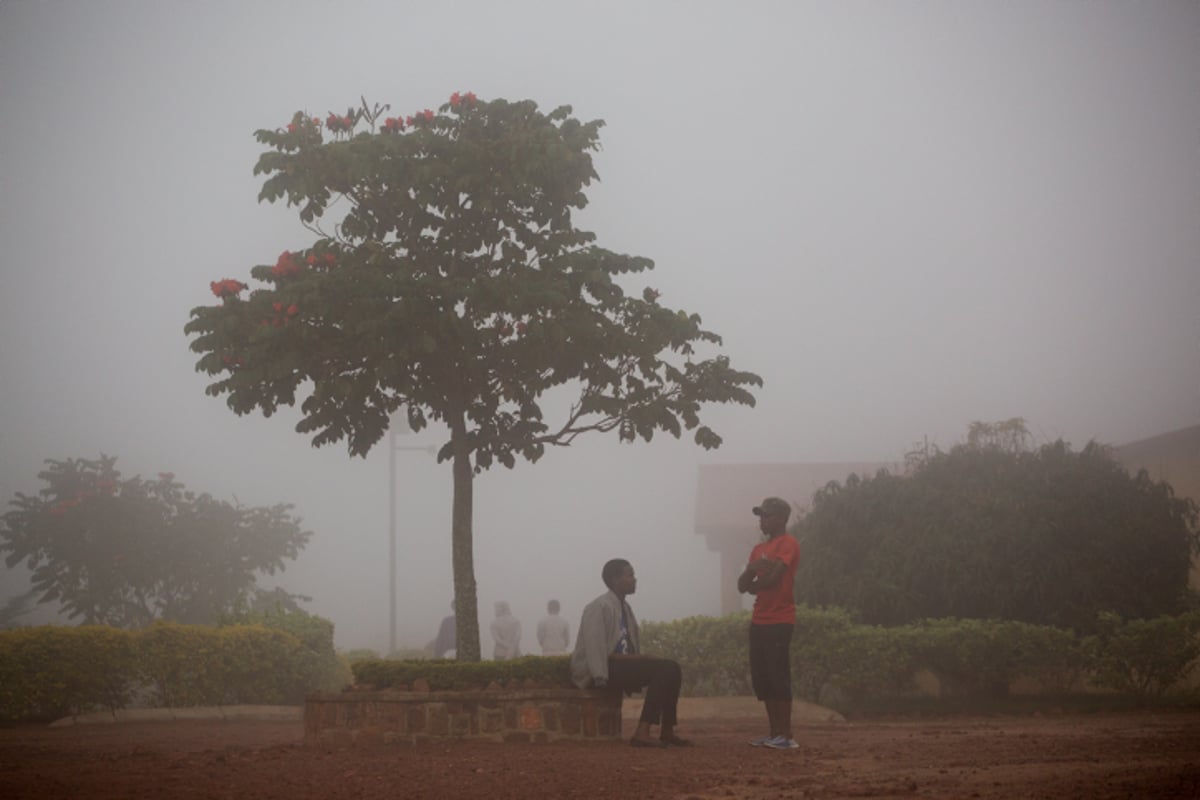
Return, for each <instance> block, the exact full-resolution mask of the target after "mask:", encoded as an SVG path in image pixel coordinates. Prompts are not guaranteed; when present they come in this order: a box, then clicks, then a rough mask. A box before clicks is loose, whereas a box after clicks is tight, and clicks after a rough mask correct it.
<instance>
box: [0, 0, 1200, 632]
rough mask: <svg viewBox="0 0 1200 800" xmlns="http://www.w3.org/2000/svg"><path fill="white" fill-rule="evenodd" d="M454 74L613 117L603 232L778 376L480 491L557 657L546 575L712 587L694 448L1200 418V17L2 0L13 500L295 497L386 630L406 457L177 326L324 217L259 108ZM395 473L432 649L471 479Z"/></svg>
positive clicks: (498, 593)
mask: <svg viewBox="0 0 1200 800" xmlns="http://www.w3.org/2000/svg"><path fill="white" fill-rule="evenodd" d="M454 91H464V92H465V91H474V92H475V93H477V94H478V95H479V96H480V97H482V98H485V99H491V98H495V97H505V98H508V99H510V100H517V99H524V98H531V99H533V100H535V101H537V102H538V103H539V104H540V105H541V107H542V108H544V109H547V110H548V109H550V108H553V107H555V106H558V105H560V104H570V105H572V106H574V109H575V113H576V115H577V116H579V117H580V118H582V119H594V118H602V119H604V120H606V122H607V125H606V127H605V128H604V129H603V130H602V133H601V140H602V144H603V150H602V152H600V153H598V154H597V155H596V159H595V161H596V168H597V171H598V172H599V173H600V176H601V180H602V182H601V183H600V184H598V185H594V186H593V188H592V190H591V191H590V192H589V198H590V200H591V204H590V206H589V207H588V209H587V210H586V212H585V213H583V214H580V215H578V216H577V219H576V221H577V223H578V224H580V225H581V226H582V227H584V228H587V229H590V230H593V231H595V232H596V233H597V235H598V242H599V244H600V245H602V246H604V247H607V248H609V249H612V250H615V251H618V252H625V253H631V254H636V255H641V256H646V257H649V258H652V259H654V260H655V262H656V265H657V266H656V269H655V270H654V271H653V272H652V273H649V274H648V275H647V276H646V277H645V278H644V280H642V281H640V283H641V284H642V285H650V286H654V287H655V288H657V289H658V290H659V291H661V292H662V302H663V303H664V304H666V305H668V306H671V307H682V308H685V309H687V310H689V311H695V312H698V313H700V314H701V315H702V317H703V318H704V323H705V327H708V328H709V329H711V330H714V331H716V332H717V333H719V334H721V335H722V336H723V337H724V339H725V347H724V350H723V352H724V353H726V354H728V355H729V356H730V358H731V359H732V360H733V364H734V366H735V367H737V368H740V369H746V370H751V371H754V372H757V373H758V374H760V375H761V376H762V377H763V379H764V381H765V386H764V387H763V389H762V390H761V391H759V392H758V397H759V405H758V407H757V408H756V409H745V408H742V407H734V408H714V409H710V410H709V412H708V414H707V415H706V422H709V423H710V424H711V425H713V427H715V428H716V429H717V431H718V433H720V434H722V435H723V436H724V437H725V445H724V446H723V447H722V448H721V449H720V450H718V451H715V452H705V451H702V450H700V449H699V448H697V447H696V446H695V445H694V444H692V443H691V442H690V440H689V439H686V438H685V439H684V440H682V441H678V442H677V441H674V440H667V441H662V442H660V441H659V440H657V439H656V440H655V442H654V443H652V444H651V445H619V444H617V443H616V442H615V440H608V439H600V438H593V439H590V440H589V439H586V438H585V439H580V440H578V441H577V443H576V445H575V446H573V447H572V448H570V449H569V450H557V451H553V452H550V453H548V454H547V456H546V457H545V458H544V459H543V460H542V462H540V463H539V464H537V465H533V466H528V465H521V466H518V468H517V469H516V470H514V471H511V472H510V471H507V470H504V469H503V468H499V469H494V470H492V471H490V472H488V473H485V474H484V475H483V476H482V477H481V479H480V480H478V481H477V483H476V507H475V520H476V524H475V540H476V571H477V577H478V580H479V598H480V621H481V624H482V626H483V627H485V628H486V623H487V622H488V620H490V619H491V617H492V603H493V601H495V600H501V599H504V600H508V601H510V602H511V604H512V607H513V611H514V613H515V614H516V615H517V616H518V617H519V618H520V619H522V620H523V622H524V624H525V629H526V633H525V637H524V645H525V647H526V648H529V647H531V646H532V645H533V628H534V625H535V623H536V619H537V617H538V616H539V615H540V613H541V612H542V610H543V608H544V604H545V601H546V599H547V598H549V597H557V598H559V599H560V600H561V601H562V604H563V613H564V615H565V616H566V617H567V618H568V619H569V620H570V621H571V624H572V628H573V629H574V627H575V625H576V623H577V621H578V616H579V613H580V611H581V609H582V607H583V605H584V603H586V602H587V601H588V600H589V599H591V597H593V596H594V595H596V594H598V593H599V592H600V591H601V590H602V589H603V587H602V585H601V583H600V579H599V570H600V566H601V564H602V563H603V562H604V561H605V560H606V559H608V558H610V557H613V556H622V557H625V558H628V559H629V560H631V561H632V562H633V563H634V566H635V568H636V569H637V572H638V576H639V580H640V586H639V590H638V594H637V596H636V597H635V598H633V605H634V608H635V609H637V611H638V612H639V614H640V616H641V617H642V618H644V619H672V618H676V617H682V616H689V615H693V614H715V613H718V611H719V592H718V587H717V586H716V581H717V560H716V556H715V555H713V554H711V553H709V552H708V551H707V550H706V549H705V546H704V542H703V540H702V539H701V538H700V537H698V536H696V535H694V534H693V533H692V528H693V506H694V503H695V482H696V471H697V465H699V464H705V463H746V462H787V461H863V460H867V461H870V460H879V461H895V460H898V459H900V458H901V457H902V456H903V453H904V452H905V451H906V450H908V449H910V447H911V445H912V444H913V443H914V442H917V441H920V440H922V439H924V438H925V437H928V440H929V441H930V442H931V443H935V444H938V445H941V446H943V447H948V446H950V445H953V444H954V443H955V442H957V441H959V440H961V439H962V438H963V437H964V436H965V432H966V428H967V425H968V424H969V423H970V422H971V421H972V420H998V419H1003V418H1008V417H1014V416H1022V417H1025V418H1026V420H1027V421H1028V423H1029V426H1030V429H1031V430H1032V431H1033V433H1034V434H1035V436H1036V437H1037V438H1038V439H1039V440H1048V439H1057V438H1060V437H1061V438H1064V439H1066V440H1067V441H1069V442H1071V443H1072V444H1074V445H1075V446H1076V447H1081V446H1082V445H1083V444H1085V443H1086V442H1087V441H1088V440H1089V439H1096V440H1099V441H1102V442H1107V443H1114V444H1120V443H1124V442H1128V441H1132V440H1136V439H1140V438H1144V437H1148V436H1152V435H1155V434H1159V433H1164V432H1167V431H1171V430H1174V429H1177V428H1182V427H1186V426H1190V425H1194V424H1197V423H1198V422H1200V311H1198V309H1200V264H1198V263H1197V262H1198V260H1200V258H1198V257H1200V4H1197V3H1194V2H1182V1H1181V2H1140V3H1133V2H1062V1H1057V2H1044V1H1043V0H1026V1H1025V2H1005V3H996V2H960V1H958V0H954V1H951V0H947V1H946V2H906V3H890V2H889V3H884V2H872V3H864V2H806V3H798V2H746V3H737V4H734V3H730V2H651V3H647V2H614V0H606V2H587V3H576V2H564V1H563V0H558V1H556V2H538V3H534V2H507V3H496V2H445V3H420V4H418V3H409V2H395V1H390V2H384V1H383V0H381V1H380V2H339V3H336V4H335V3H332V2H330V3H317V2H296V1H295V0H292V1H291V2H284V1H283V0H278V2H276V1H272V2H264V1H262V0H230V1H229V2H214V1H206V2H198V3H192V2H183V0H176V1H175V2H170V1H168V0H136V1H135V0H103V1H97V2H85V0H74V1H71V2H68V1H64V0H46V1H45V2H34V0H0V248H2V251H0V252H2V255H0V270H3V291H2V292H0V387H2V388H0V496H2V498H0V499H3V501H4V502H5V503H7V501H8V500H9V499H10V498H11V497H12V495H13V493H14V492H16V491H25V492H31V491H36V490H37V489H38V488H40V485H41V484H40V483H39V482H38V481H37V480H36V475H37V473H38V471H39V470H40V468H41V466H42V462H43V460H44V459H46V458H67V457H95V456H97V455H98V454H100V453H106V454H110V455H116V456H118V457H119V461H118V467H119V468H121V470H122V472H123V473H124V475H125V476H126V477H129V476H132V475H135V474H143V475H147V476H153V475H154V474H155V473H156V472H159V471H168V470H169V471H173V472H175V473H176V475H177V476H178V478H179V479H180V480H182V481H183V482H184V483H186V484H187V485H188V486H189V488H192V489H195V490H199V491H207V492H211V493H212V494H214V495H216V496H218V497H222V498H224V499H230V500H232V499H234V498H235V497H236V499H237V500H239V501H240V502H242V503H246V504H251V505H265V504H273V503H276V502H291V503H294V504H295V505H296V511H297V513H298V514H300V515H301V516H302V517H303V518H304V522H305V526H306V527H308V528H310V529H312V530H313V531H314V532H315V534H316V535H315V537H314V539H313V541H312V542H311V544H310V545H309V546H308V548H307V549H306V550H305V552H304V554H303V555H302V557H301V559H300V560H299V561H298V562H297V563H295V564H294V565H293V566H291V567H290V568H289V569H288V571H287V572H286V573H285V574H284V575H283V577H282V580H281V582H282V584H283V585H284V586H285V587H286V588H288V589H289V590H291V591H295V592H301V593H304V594H307V595H311V596H312V597H313V602H312V603H311V604H309V606H308V607H309V608H310V610H312V611H314V612H316V613H319V614H322V615H324V616H327V617H329V618H331V619H333V620H334V622H335V623H336V625H337V641H338V644H339V646H341V647H360V646H368V647H376V648H383V647H384V646H385V645H386V642H387V566H386V553H387V549H386V548H387V500H388V486H387V453H386V450H385V449H384V446H382V445H381V446H380V447H378V448H377V449H376V450H375V451H373V452H372V453H371V454H370V455H369V456H368V457H367V458H366V459H351V458H350V457H349V456H348V455H347V454H346V451H345V449H344V447H342V446H331V447H326V448H323V449H321V450H314V449H313V448H311V447H310V445H309V443H308V440H307V439H306V438H305V437H303V436H301V435H300V434H297V433H295V432H294V431H293V430H292V426H293V425H294V424H295V422H296V420H297V419H298V415H297V414H296V413H294V412H285V413H281V414H279V415H277V416H275V417H273V418H271V419H269V420H265V419H263V418H262V417H261V416H251V417H243V418H239V417H236V416H235V415H234V414H233V413H232V412H230V411H229V410H228V409H226V407H225V405H224V400H223V399H213V398H210V397H207V396H205V394H204V387H205V385H206V383H207V380H206V377H205V376H203V375H201V374H197V373H196V372H195V371H194V364H195V361H196V357H195V356H194V354H192V353H191V352H190V351H189V349H188V339H187V338H186V337H185V336H184V334H183V326H184V324H185V323H186V322H187V320H188V312H189V310H190V309H191V308H192V307H194V306H197V305H203V304H211V303H213V302H214V298H213V297H212V295H211V294H210V292H209V282H210V281H213V280H220V279H222V278H238V279H242V280H249V269H250V267H251V266H252V265H254V264H260V263H274V260H275V258H276V256H277V255H278V253H279V252H280V251H281V250H284V249H300V248H303V247H305V246H306V245H307V244H308V243H309V242H310V241H311V238H312V237H311V235H310V234H309V233H308V232H307V231H305V230H304V229H303V228H302V227H301V226H300V224H299V222H298V220H297V217H296V215H295V213H294V211H292V210H288V209H286V208H285V207H282V206H266V205H262V206H260V205H259V204H258V203H257V202H256V199H255V198H256V196H257V193H258V188H259V183H260V182H259V181H258V180H257V179H256V178H255V177H254V176H253V175H252V174H251V170H252V168H253V165H254V162H255V160H256V158H257V156H258V154H259V152H260V151H261V148H260V146H259V145H257V143H256V142H255V141H254V139H253V132H254V131H255V130H256V129H258V128H263V127H277V126H281V125H284V124H286V123H287V122H288V120H289V119H290V117H291V115H292V113H293V112H294V111H296V110H300V109H303V110H306V111H308V112H310V113H313V114H317V115H320V116H322V117H323V116H324V115H325V114H326V113H327V112H329V111H340V112H344V111H345V109H346V108H347V107H348V106H350V105H352V104H353V105H357V104H358V102H359V97H360V96H362V95H365V96H366V98H367V99H368V100H369V101H371V102H379V103H389V104H391V106H392V110H393V113H395V112H399V113H411V112H412V111H415V110H418V109H423V108H426V107H429V108H436V107H437V106H438V105H440V104H441V103H443V102H445V101H446V99H447V98H448V97H449V95H450V94H451V93H452V92H454ZM400 441H401V443H402V444H403V445H404V446H405V447H419V446H423V445H426V444H430V443H433V441H434V440H433V439H432V438H431V437H430V436H429V435H427V434H422V435H410V436H406V437H403V438H402V439H401V440H400ZM398 466H399V473H400V480H399V481H398V488H397V496H398V498H399V499H400V504H401V512H400V514H401V525H400V542H401V548H402V558H401V563H400V566H399V568H398V569H399V575H400V581H401V602H400V622H399V629H400V638H401V640H402V642H403V643H405V644H408V645H413V646H420V645H422V644H424V643H425V642H426V641H428V640H429V639H430V638H432V637H433V634H434V632H435V630H436V624H437V620H438V619H439V618H440V617H441V616H442V615H443V614H444V613H446V611H447V610H448V607H449V601H450V598H451V596H452V590H451V568H450V543H449V535H450V534H449V518H450V493H451V478H450V470H449V466H448V464H445V465H441V466H438V465H436V464H435V463H434V461H433V459H432V458H430V457H429V456H428V455H426V454H425V453H423V452H420V451H419V450H405V451H403V452H400V453H399V454H398ZM754 523H755V519H754V517H753V516H751V515H750V514H749V510H748V509H747V531H748V535H750V534H752V533H753V532H754V530H755V524H754ZM0 569H2V567H0ZM23 581H24V578H23V576H22V575H21V574H20V573H19V572H17V571H13V572H9V573H7V574H2V573H0V599H2V598H3V597H4V596H7V595H10V594H15V593H16V592H17V591H19V590H20V589H21V588H23V585H24V584H23ZM483 648H484V652H485V653H490V650H491V646H490V642H489V641H488V640H487V637H486V634H485V637H484V643H483Z"/></svg>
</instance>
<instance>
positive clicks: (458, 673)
mask: <svg viewBox="0 0 1200 800" xmlns="http://www.w3.org/2000/svg"><path fill="white" fill-rule="evenodd" d="M570 665H571V658H570V656H525V657H524V658H514V659H511V660H508V661H447V660H442V659H430V660H420V661H392V660H388V661H385V660H364V661H357V662H355V663H353V664H352V665H351V668H352V669H353V670H354V682H355V683H356V684H359V685H363V686H369V687H371V688H374V689H407V688H409V687H411V686H412V683H413V681H415V680H417V679H418V678H420V679H424V680H425V681H427V682H428V683H429V688H430V689H432V690H435V691H438V690H467V689H482V688H485V687H486V686H487V685H488V684H490V683H496V684H499V685H501V686H508V685H512V684H513V682H516V683H517V684H522V685H523V684H525V682H527V681H528V682H531V683H532V684H534V685H537V686H541V687H547V688H557V687H561V688H567V687H571V686H574V684H572V683H571V674H570V672H571V670H570Z"/></svg>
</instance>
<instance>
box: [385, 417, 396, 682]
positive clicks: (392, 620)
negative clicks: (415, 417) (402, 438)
mask: <svg viewBox="0 0 1200 800" xmlns="http://www.w3.org/2000/svg"><path fill="white" fill-rule="evenodd" d="M388 573H389V574H388V653H387V654H388V657H389V658H390V657H391V655H392V654H393V653H395V652H396V432H395V431H394V430H389V431H388Z"/></svg>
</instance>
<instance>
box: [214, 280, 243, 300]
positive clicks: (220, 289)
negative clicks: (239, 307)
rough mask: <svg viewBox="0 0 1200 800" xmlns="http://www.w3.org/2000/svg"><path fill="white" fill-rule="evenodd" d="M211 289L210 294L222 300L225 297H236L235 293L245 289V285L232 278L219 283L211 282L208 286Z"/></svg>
mask: <svg viewBox="0 0 1200 800" xmlns="http://www.w3.org/2000/svg"><path fill="white" fill-rule="evenodd" d="M208 286H209V288H210V289H212V293H213V294H215V295H216V296H217V297H220V298H221V299H224V298H226V297H237V293H238V292H240V291H242V290H243V289H245V288H246V284H244V283H242V282H241V281H235V280H234V279H233V278H225V279H224V280H220V281H212V282H211V283H209V284H208Z"/></svg>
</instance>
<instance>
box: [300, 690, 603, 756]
mask: <svg viewBox="0 0 1200 800" xmlns="http://www.w3.org/2000/svg"><path fill="white" fill-rule="evenodd" d="M620 736H621V693H620V692H609V691H594V690H589V691H584V690H580V689H499V690H479V691H455V692H449V691H444V692H402V691H346V692H342V693H340V694H312V695H309V696H308V698H307V699H306V700H305V703H304V740H305V742H306V743H308V744H319V745H334V746H346V745H357V744H376V743H377V744H414V743H417V742H426V741H432V740H437V739H485V740H490V741H497V742H552V741H556V740H559V739H575V740H580V741H589V740H593V741H608V740H612V739H619V738H620Z"/></svg>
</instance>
